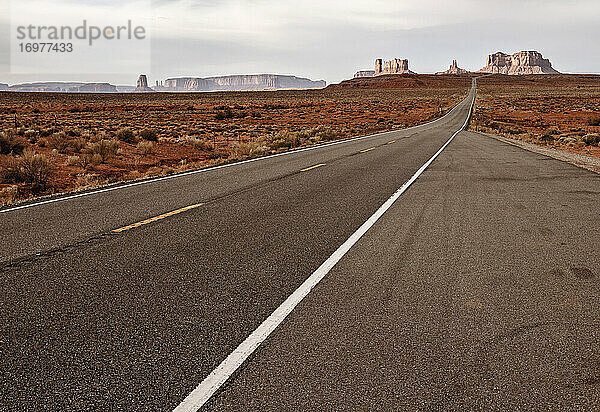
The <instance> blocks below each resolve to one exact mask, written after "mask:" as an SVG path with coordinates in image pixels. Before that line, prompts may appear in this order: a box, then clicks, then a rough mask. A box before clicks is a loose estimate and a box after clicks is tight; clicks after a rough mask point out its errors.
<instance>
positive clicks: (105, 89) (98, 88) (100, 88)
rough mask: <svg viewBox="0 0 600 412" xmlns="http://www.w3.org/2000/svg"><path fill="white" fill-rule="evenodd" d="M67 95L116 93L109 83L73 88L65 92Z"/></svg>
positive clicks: (89, 84) (86, 84) (88, 84)
mask: <svg viewBox="0 0 600 412" xmlns="http://www.w3.org/2000/svg"><path fill="white" fill-rule="evenodd" d="M67 92H69V93H116V92H117V87H116V86H113V85H112V84H109V83H85V84H82V85H79V86H73V87H71V88H69V90H67Z"/></svg>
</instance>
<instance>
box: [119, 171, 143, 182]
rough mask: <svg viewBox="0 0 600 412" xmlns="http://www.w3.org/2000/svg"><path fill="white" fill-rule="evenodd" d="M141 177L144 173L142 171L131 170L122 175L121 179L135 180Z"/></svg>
mask: <svg viewBox="0 0 600 412" xmlns="http://www.w3.org/2000/svg"><path fill="white" fill-rule="evenodd" d="M142 177H144V175H143V174H142V173H140V171H138V170H132V171H131V172H129V173H127V174H125V175H123V176H122V178H121V180H123V181H127V180H137V179H141V178H142Z"/></svg>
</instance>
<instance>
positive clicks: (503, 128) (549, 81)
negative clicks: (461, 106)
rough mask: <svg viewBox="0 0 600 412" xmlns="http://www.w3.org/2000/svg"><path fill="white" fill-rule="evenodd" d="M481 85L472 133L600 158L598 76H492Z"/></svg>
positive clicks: (483, 80)
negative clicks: (487, 134)
mask: <svg viewBox="0 0 600 412" xmlns="http://www.w3.org/2000/svg"><path fill="white" fill-rule="evenodd" d="M477 86H478V96H477V105H476V111H475V114H474V121H473V122H471V129H472V130H475V128H477V129H478V130H479V131H483V132H488V133H492V134H496V135H502V136H504V137H508V138H511V139H516V140H523V141H526V142H531V143H536V144H539V145H543V146H548V147H553V148H556V149H562V150H566V151H569V152H573V153H578V154H584V155H588V156H595V157H600V147H599V146H598V145H599V144H600V76H598V75H531V76H504V75H494V76H490V77H484V78H480V79H479V80H478V81H477Z"/></svg>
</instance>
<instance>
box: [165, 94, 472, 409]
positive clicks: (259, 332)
mask: <svg viewBox="0 0 600 412" xmlns="http://www.w3.org/2000/svg"><path fill="white" fill-rule="evenodd" d="M474 104H475V96H474V95H473V102H472V103H471V109H470V110H471V111H470V112H469V116H467V119H466V120H465V123H464V125H463V126H462V127H461V128H460V129H459V130H457V131H456V132H455V133H454V134H453V135H452V137H450V139H448V140H447V141H446V143H444V145H443V146H442V147H441V148H440V150H438V151H437V152H436V153H435V154H434V155H433V156H432V157H431V159H429V160H428V161H427V162H426V163H425V164H424V165H423V166H421V168H420V169H419V170H417V172H416V173H415V174H414V175H413V176H412V177H411V178H410V179H409V180H408V181H407V182H406V183H404V184H403V185H402V186H401V187H400V189H398V190H397V191H396V192H395V193H394V194H393V195H392V196H391V197H390V198H389V199H388V200H387V201H386V202H385V203H384V204H383V205H381V207H380V208H379V209H378V210H377V211H376V212H375V213H374V214H373V215H372V216H371V217H370V218H369V219H368V220H367V221H366V222H365V223H363V224H362V226H361V227H359V228H358V230H357V231H356V232H354V233H353V234H352V235H351V236H350V237H349V238H348V239H347V240H346V241H345V242H344V243H343V244H342V245H341V246H340V247H339V248H338V249H337V250H336V251H335V252H333V254H332V255H331V256H330V257H329V258H328V259H327V260H326V261H325V262H323V264H322V265H321V266H319V268H318V269H317V270H315V271H314V272H313V274H312V275H310V276H309V278H308V279H306V280H305V281H304V283H303V284H302V285H300V287H299V288H298V289H296V290H295V291H294V293H292V294H291V295H290V296H289V297H288V298H287V299H286V300H285V301H284V302H283V303H282V304H281V305H280V306H279V307H278V308H277V309H275V311H274V312H273V313H272V314H271V315H270V316H269V317H268V318H267V319H266V320H265V321H264V322H263V323H262V324H261V325H260V326H259V327H258V328H256V330H255V331H254V332H252V334H250V336H248V337H247V338H246V340H244V341H243V342H242V343H241V344H240V345H239V346H238V347H237V348H236V349H235V350H234V351H233V352H231V354H230V355H229V356H228V357H227V358H226V359H225V360H224V361H223V362H221V364H220V365H219V366H217V368H216V369H215V370H214V371H212V372H211V374H210V375H208V376H207V377H206V378H205V379H204V380H203V381H202V383H200V385H198V386H197V387H196V389H194V390H193V391H192V392H191V393H190V394H189V395H188V396H187V397H186V398H185V399H184V400H183V402H181V403H180V404H179V405H178V406H177V407H176V408H175V409H174V412H196V411H198V410H199V409H200V408H201V407H202V406H203V405H204V404H205V403H206V402H207V401H208V400H209V399H210V398H211V396H212V395H213V394H214V393H215V392H216V391H217V390H218V389H219V388H220V387H221V385H223V384H224V383H225V382H226V381H227V379H229V377H230V376H231V375H232V374H233V373H234V372H235V371H236V370H237V368H239V367H240V366H241V365H242V363H244V361H245V360H246V359H247V358H248V356H250V355H251V354H252V353H253V352H254V351H255V350H256V348H258V346H259V345H260V344H261V343H262V342H263V341H264V340H265V339H267V337H268V336H269V335H270V334H271V333H272V332H273V331H274V330H275V329H276V328H277V326H279V324H280V323H281V322H282V321H283V320H284V319H285V318H286V317H287V316H288V315H289V314H290V313H291V312H292V310H294V308H295V307H296V306H297V305H298V304H299V303H300V302H301V301H302V300H303V299H304V298H305V297H306V295H308V294H309V293H310V291H311V290H312V289H313V288H314V287H315V286H316V285H317V284H318V283H319V282H320V281H321V279H323V278H324V277H325V275H327V273H329V271H330V270H331V269H332V268H333V267H334V266H335V265H336V263H337V262H339V261H340V259H341V258H342V257H344V255H345V254H346V253H347V252H348V251H349V250H350V249H351V248H352V246H354V245H355V244H356V242H358V240H359V239H360V238H361V237H362V236H363V235H364V234H365V233H367V231H368V230H369V229H370V228H371V227H372V226H373V225H374V224H375V222H377V220H379V218H380V217H381V216H383V214H384V213H385V212H386V211H387V210H388V209H389V208H390V207H391V206H392V205H393V204H394V202H395V201H396V200H397V199H398V198H399V197H400V196H401V195H402V194H403V193H404V192H405V191H406V190H407V189H408V188H409V187H410V185H412V184H413V183H414V181H415V180H417V178H418V177H419V176H420V175H421V174H422V173H423V172H424V171H425V169H427V167H428V166H429V165H430V164H431V163H432V162H433V161H434V160H435V158H436V157H438V156H439V154H440V153H442V151H443V150H444V149H445V148H446V146H448V145H449V144H450V142H452V140H454V138H455V137H456V135H457V134H459V133H460V132H462V131H463V130H464V129H465V128H466V127H467V124H468V123H469V117H470V113H471V112H472V111H473V105H474Z"/></svg>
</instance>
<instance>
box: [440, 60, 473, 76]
mask: <svg viewBox="0 0 600 412" xmlns="http://www.w3.org/2000/svg"><path fill="white" fill-rule="evenodd" d="M466 73H469V71H468V70H465V69H461V68H460V67H458V63H457V62H456V60H452V64H451V65H450V68H449V69H448V70H446V71H445V72H437V73H436V74H466Z"/></svg>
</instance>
